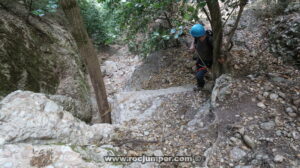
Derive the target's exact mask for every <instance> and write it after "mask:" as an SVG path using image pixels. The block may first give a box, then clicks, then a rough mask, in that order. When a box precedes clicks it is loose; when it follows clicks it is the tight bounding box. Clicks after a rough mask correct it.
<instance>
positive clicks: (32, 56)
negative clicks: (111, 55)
mask: <svg viewBox="0 0 300 168" xmlns="http://www.w3.org/2000/svg"><path fill="white" fill-rule="evenodd" d="M5 2H6V1H5V0H4V1H2V0H1V1H0V16H1V17H0V39H1V40H0V82H1V84H0V97H1V96H2V97H3V96H6V95H7V94H9V93H10V92H12V91H15V90H30V91H34V92H42V93H46V94H51V95H63V96H50V97H54V99H55V100H56V101H60V102H61V103H62V104H64V105H66V104H67V106H69V107H68V108H72V110H73V112H74V115H75V116H76V117H78V118H80V119H82V120H85V121H89V120H90V119H91V116H92V115H91V108H90V95H89V87H88V85H87V83H86V75H85V73H84V69H83V61H82V60H81V58H80V56H79V55H78V52H77V46H76V43H75V41H74V40H73V38H72V36H71V34H70V33H69V32H68V31H67V29H66V28H65V26H62V25H60V24H59V23H58V21H56V20H54V19H53V18H48V17H47V16H45V17H42V18H41V17H37V16H30V17H28V18H27V15H28V11H26V10H25V8H24V7H23V6H22V4H19V3H18V2H8V1H7V2H6V3H5ZM60 18H62V17H60ZM64 96H66V97H64ZM66 101H67V103H66ZM70 106H72V107H70Z"/></svg>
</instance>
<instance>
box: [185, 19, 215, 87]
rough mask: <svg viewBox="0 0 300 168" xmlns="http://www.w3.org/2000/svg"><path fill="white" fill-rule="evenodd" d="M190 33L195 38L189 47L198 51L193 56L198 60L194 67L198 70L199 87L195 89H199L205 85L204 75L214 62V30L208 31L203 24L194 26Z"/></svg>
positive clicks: (192, 50) (193, 50)
mask: <svg viewBox="0 0 300 168" xmlns="http://www.w3.org/2000/svg"><path fill="white" fill-rule="evenodd" d="M190 34H191V35H192V36H193V37H194V40H193V43H192V44H191V46H190V48H189V49H190V51H191V52H193V53H194V52H195V51H196V54H195V56H194V57H193V59H194V60H196V65H195V66H194V68H193V69H194V70H195V71H196V74H195V75H196V79H197V87H195V88H194V90H195V91H198V90H201V89H202V88H203V87H204V85H205V80H204V76H205V74H206V73H207V72H208V68H211V66H212V64H213V38H212V32H211V31H206V30H205V28H204V27H203V26H202V25H201V24H195V25H194V26H192V28H191V29H190Z"/></svg>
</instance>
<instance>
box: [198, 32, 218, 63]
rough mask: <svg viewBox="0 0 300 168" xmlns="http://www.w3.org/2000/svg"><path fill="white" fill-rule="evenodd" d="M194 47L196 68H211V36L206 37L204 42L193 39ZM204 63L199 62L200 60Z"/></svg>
mask: <svg viewBox="0 0 300 168" xmlns="http://www.w3.org/2000/svg"><path fill="white" fill-rule="evenodd" d="M194 45H195V48H196V51H197V53H198V54H199V55H198V54H197V53H196V60H197V62H196V65H197V67H203V66H205V65H207V66H208V67H209V68H210V67H211V66H212V63H213V39H212V36H209V35H207V36H206V38H205V40H204V41H200V40H199V39H198V38H195V41H194ZM199 56H200V57H201V59H202V60H203V61H204V63H205V65H204V63H203V62H202V61H201V59H200V58H199Z"/></svg>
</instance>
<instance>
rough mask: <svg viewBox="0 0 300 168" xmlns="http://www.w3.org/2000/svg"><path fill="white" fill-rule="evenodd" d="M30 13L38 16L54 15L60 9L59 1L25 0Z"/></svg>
mask: <svg viewBox="0 0 300 168" xmlns="http://www.w3.org/2000/svg"><path fill="white" fill-rule="evenodd" d="M24 2H25V4H26V6H27V8H28V9H29V10H30V12H31V13H32V14H34V15H37V16H44V15H45V14H46V13H54V12H56V10H57V8H58V0H39V1H34V0H24Z"/></svg>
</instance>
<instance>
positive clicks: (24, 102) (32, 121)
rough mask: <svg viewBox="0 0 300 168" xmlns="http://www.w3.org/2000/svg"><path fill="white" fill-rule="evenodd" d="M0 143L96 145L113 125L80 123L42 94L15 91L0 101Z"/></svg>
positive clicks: (107, 136)
mask: <svg viewBox="0 0 300 168" xmlns="http://www.w3.org/2000/svg"><path fill="white" fill-rule="evenodd" d="M0 107H1V109H0V137H1V138H0V139H1V140H0V142H1V144H7V143H20V142H28V143H33V144H35V143H38V144H47V143H71V144H78V145H88V144H94V143H98V142H100V141H102V140H104V139H105V138H109V135H110V134H111V133H112V131H113V126H111V125H106V124H95V125H93V126H89V125H87V124H85V123H84V122H81V121H80V120H78V119H77V118H75V117H73V116H72V114H70V113H69V112H67V111H65V109H64V108H63V107H62V106H60V105H58V104H57V103H55V102H54V101H52V100H50V99H48V98H47V97H46V96H45V95H44V94H40V93H33V92H29V91H25V92H23V91H15V92H13V93H11V94H9V95H8V96H7V97H5V98H4V99H3V100H2V101H1V102H0Z"/></svg>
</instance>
